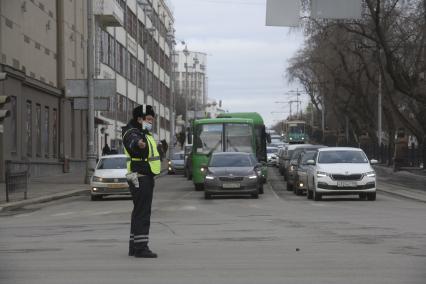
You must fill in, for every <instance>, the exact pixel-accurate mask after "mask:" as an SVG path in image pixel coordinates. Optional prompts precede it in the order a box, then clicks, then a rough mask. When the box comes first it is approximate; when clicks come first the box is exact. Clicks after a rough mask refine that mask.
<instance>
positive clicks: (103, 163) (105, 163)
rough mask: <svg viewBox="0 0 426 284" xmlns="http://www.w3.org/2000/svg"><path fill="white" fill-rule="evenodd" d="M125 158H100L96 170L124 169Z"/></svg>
mask: <svg viewBox="0 0 426 284" xmlns="http://www.w3.org/2000/svg"><path fill="white" fill-rule="evenodd" d="M126 161H127V158H125V157H122V158H121V157H120V158H106V159H101V160H100V161H99V163H98V167H97V169H98V170H112V169H125V168H126Z"/></svg>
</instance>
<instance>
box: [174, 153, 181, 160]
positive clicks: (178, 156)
mask: <svg viewBox="0 0 426 284" xmlns="http://www.w3.org/2000/svg"><path fill="white" fill-rule="evenodd" d="M183 159H184V154H183V153H176V154H174V155H173V157H172V160H183Z"/></svg>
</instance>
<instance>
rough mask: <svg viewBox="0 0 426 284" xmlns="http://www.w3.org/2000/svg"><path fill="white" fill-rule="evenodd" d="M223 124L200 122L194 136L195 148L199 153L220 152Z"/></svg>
mask: <svg viewBox="0 0 426 284" xmlns="http://www.w3.org/2000/svg"><path fill="white" fill-rule="evenodd" d="M222 136H223V124H202V125H199V126H198V130H197V133H196V137H195V141H194V144H195V150H196V153H199V154H211V153H214V152H222V148H223V147H222Z"/></svg>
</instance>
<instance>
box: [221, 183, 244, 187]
mask: <svg viewBox="0 0 426 284" xmlns="http://www.w3.org/2000/svg"><path fill="white" fill-rule="evenodd" d="M222 187H223V188H240V187H241V185H240V184H239V183H224V184H223V185H222Z"/></svg>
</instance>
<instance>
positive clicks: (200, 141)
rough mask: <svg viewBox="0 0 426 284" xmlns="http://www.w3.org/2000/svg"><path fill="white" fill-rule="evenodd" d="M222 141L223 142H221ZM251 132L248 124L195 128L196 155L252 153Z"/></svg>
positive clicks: (204, 125) (225, 124) (205, 125)
mask: <svg viewBox="0 0 426 284" xmlns="http://www.w3.org/2000/svg"><path fill="white" fill-rule="evenodd" d="M223 139H224V141H222V140H223ZM252 139H253V131H252V127H251V125H250V124H244V123H224V124H223V123H220V124H219V123H218V124H202V125H199V126H198V127H197V133H196V137H195V141H194V143H195V149H196V153H198V154H206V155H207V154H212V153H214V152H246V153H254V149H253V141H252Z"/></svg>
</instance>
